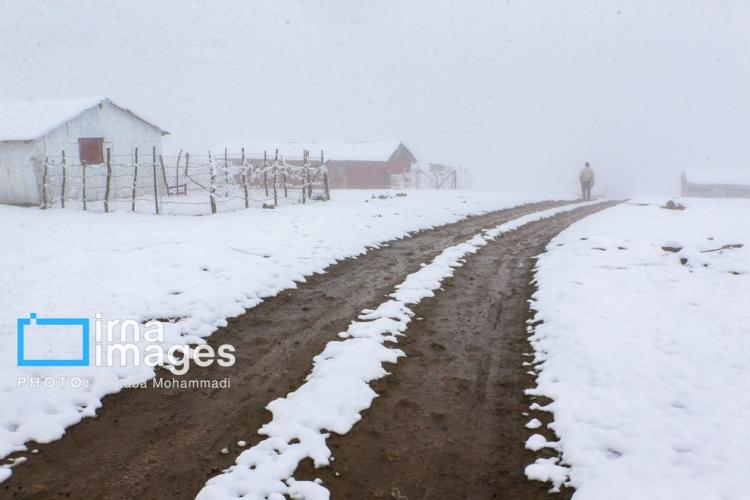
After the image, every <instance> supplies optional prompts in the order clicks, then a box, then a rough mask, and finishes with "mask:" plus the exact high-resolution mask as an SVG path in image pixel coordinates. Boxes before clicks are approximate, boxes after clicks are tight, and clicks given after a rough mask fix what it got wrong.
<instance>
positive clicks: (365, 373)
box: [197, 202, 598, 500]
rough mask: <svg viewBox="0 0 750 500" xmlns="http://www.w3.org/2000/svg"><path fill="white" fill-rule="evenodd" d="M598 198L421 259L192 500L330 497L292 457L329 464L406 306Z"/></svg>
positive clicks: (405, 316) (370, 395)
mask: <svg viewBox="0 0 750 500" xmlns="http://www.w3.org/2000/svg"><path fill="white" fill-rule="evenodd" d="M596 203H598V202H593V203H592V202H589V203H579V204H575V205H569V206H565V207H560V208H553V209H549V210H543V211H540V212H535V213H531V214H528V215H525V216H522V217H519V218H517V219H514V220H512V221H510V222H506V223H504V224H500V225H498V226H495V227H493V228H491V229H488V230H484V231H483V232H481V233H479V234H476V235H475V236H474V237H472V238H471V239H469V240H468V241H465V242H463V243H460V244H457V245H454V246H451V247H448V248H446V249H445V250H443V251H442V252H441V253H440V254H439V255H438V256H437V257H435V259H434V260H433V261H432V262H431V263H430V264H428V265H425V266H423V267H422V268H421V269H420V270H419V271H417V272H415V273H412V274H410V275H408V276H407V278H406V279H405V280H404V281H403V282H402V283H401V284H399V285H398V286H397V287H396V291H395V292H393V293H392V294H390V299H389V300H387V301H385V302H383V303H382V304H380V305H379V306H378V307H377V308H376V309H374V310H369V309H366V310H364V311H362V314H360V316H359V321H355V322H352V323H351V324H350V326H349V328H348V330H347V331H346V332H342V333H341V334H339V335H340V337H342V339H344V340H340V341H332V342H329V343H328V344H327V345H326V348H325V349H324V350H323V352H322V353H321V354H319V355H318V356H316V357H315V359H314V366H313V370H312V372H311V373H310V374H309V375H308V376H307V379H306V381H305V383H304V384H302V386H300V387H299V388H298V389H297V390H295V391H294V392H291V393H290V394H289V395H287V397H285V398H280V399H276V400H274V401H272V402H271V403H270V404H269V405H268V407H267V409H268V410H270V411H271V412H272V413H273V419H272V420H271V422H269V423H268V424H266V425H264V426H263V427H262V428H261V429H260V431H259V433H260V434H262V435H266V436H268V437H267V438H266V439H265V440H263V441H261V442H260V443H258V444H257V445H255V446H253V447H252V448H250V449H248V450H246V451H244V452H243V453H242V454H240V456H239V457H238V458H237V463H236V465H234V466H232V467H230V468H229V469H228V470H227V471H225V472H224V473H223V474H221V475H219V476H216V477H214V478H212V479H211V480H209V481H208V483H207V484H206V486H205V487H204V488H203V489H202V490H201V491H200V493H199V494H198V497H197V498H198V499H199V500H218V499H226V498H247V499H262V498H270V499H272V500H282V499H283V498H284V495H291V496H293V497H295V498H305V499H308V500H319V499H320V500H323V499H328V498H329V496H330V495H329V492H328V490H327V489H326V488H325V487H323V486H322V485H321V484H320V482H319V481H297V480H295V479H294V478H293V477H292V476H293V474H294V472H295V470H296V469H297V467H298V465H299V463H300V462H301V461H302V460H304V459H306V458H311V459H312V460H313V462H314V463H315V465H316V466H324V465H328V464H329V462H330V459H331V451H330V449H329V448H328V446H327V445H326V439H327V438H328V434H327V432H326V431H333V432H335V433H337V434H346V433H347V432H349V431H350V430H351V428H352V426H353V425H354V424H355V423H357V422H358V421H359V420H360V418H361V416H360V413H361V412H362V411H364V410H365V409H367V408H369V407H370V405H371V403H372V400H373V399H374V398H375V397H376V396H377V394H376V393H375V392H374V391H373V390H372V389H371V388H370V386H369V382H371V381H373V380H375V379H379V378H382V377H384V376H385V375H387V372H386V371H385V369H384V368H383V366H382V365H383V363H385V362H390V363H395V362H396V361H397V360H398V358H399V357H401V356H403V355H404V353H403V352H402V351H401V350H399V349H395V348H390V347H387V346H386V345H385V343H386V342H394V343H396V342H397V341H398V338H397V337H398V336H399V335H403V333H404V331H405V330H406V328H407V325H408V324H409V323H410V321H411V319H412V316H413V314H414V313H413V311H412V310H411V309H410V308H409V306H414V305H416V304H418V303H419V302H420V301H422V299H424V298H426V297H432V296H434V291H435V290H436V289H438V288H440V286H441V283H442V281H443V280H445V279H446V278H448V277H450V276H452V275H453V273H454V269H455V268H456V267H459V266H461V265H462V264H463V263H464V262H465V260H464V258H465V257H467V256H468V255H471V254H473V253H476V252H477V251H478V250H479V249H480V248H481V247H483V246H485V245H487V243H489V242H490V241H492V240H494V239H495V238H497V237H498V236H499V235H502V234H504V233H507V232H510V231H513V230H516V229H518V228H520V227H522V226H524V225H526V224H529V223H531V222H536V221H540V220H543V219H547V218H550V217H553V216H555V215H558V214H562V213H565V212H570V211H572V210H576V209H579V208H582V207H587V206H590V205H594V204H596Z"/></svg>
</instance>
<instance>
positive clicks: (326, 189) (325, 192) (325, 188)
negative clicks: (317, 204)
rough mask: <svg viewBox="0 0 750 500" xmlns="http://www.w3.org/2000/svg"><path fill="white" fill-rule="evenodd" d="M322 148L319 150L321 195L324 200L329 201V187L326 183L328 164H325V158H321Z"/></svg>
mask: <svg viewBox="0 0 750 500" xmlns="http://www.w3.org/2000/svg"><path fill="white" fill-rule="evenodd" d="M323 158H324V157H323V150H322V149H321V150H320V166H321V170H322V171H323V196H324V197H325V200H326V201H330V199H331V188H330V186H329V185H328V165H326V162H325V160H324V159H323Z"/></svg>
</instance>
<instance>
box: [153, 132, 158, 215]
mask: <svg viewBox="0 0 750 500" xmlns="http://www.w3.org/2000/svg"><path fill="white" fill-rule="evenodd" d="M151 163H152V164H153V165H154V212H155V213H156V215H159V189H158V188H157V185H156V146H153V147H152V148H151Z"/></svg>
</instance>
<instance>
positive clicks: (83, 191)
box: [81, 161, 86, 212]
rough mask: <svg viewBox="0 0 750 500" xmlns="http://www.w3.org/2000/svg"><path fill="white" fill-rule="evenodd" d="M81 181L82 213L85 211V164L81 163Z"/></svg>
mask: <svg viewBox="0 0 750 500" xmlns="http://www.w3.org/2000/svg"><path fill="white" fill-rule="evenodd" d="M81 179H82V180H83V190H82V193H83V196H82V198H83V211H84V212H85V211H86V162H84V161H82V162H81Z"/></svg>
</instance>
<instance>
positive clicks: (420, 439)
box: [295, 204, 610, 500]
mask: <svg viewBox="0 0 750 500" xmlns="http://www.w3.org/2000/svg"><path fill="white" fill-rule="evenodd" d="M608 206H610V205H608V204H607V205H604V204H602V205H596V206H592V207H588V208H583V209H578V210H575V211H573V212H569V213H564V214H561V215H558V216H555V217H553V218H551V219H546V220H543V221H539V222H533V223H531V224H528V225H526V226H524V227H522V228H520V229H519V230H517V231H512V232H510V233H508V234H506V235H504V236H501V237H500V238H498V239H496V240H495V241H493V242H490V243H489V244H488V245H487V246H485V247H483V248H482V249H481V250H480V251H479V252H478V253H477V254H475V255H473V256H470V257H469V258H468V259H467V263H466V264H465V265H464V266H463V267H460V268H458V270H457V271H456V274H455V275H454V276H453V277H452V278H451V279H449V280H447V281H446V282H444V283H443V291H440V292H439V293H437V294H436V296H435V297H434V298H431V299H426V300H424V301H423V302H422V303H421V304H419V305H418V306H417V307H416V308H414V312H415V317H417V318H423V319H422V320H420V321H413V322H411V323H410V324H409V328H408V330H407V331H406V337H404V338H403V339H402V340H400V341H399V346H398V347H399V348H400V349H402V350H403V351H404V352H405V353H406V357H405V358H402V359H401V360H399V362H398V363H397V364H396V365H392V366H389V368H388V369H389V371H390V372H391V375H389V376H387V377H385V378H384V379H381V380H379V381H376V382H375V383H373V384H371V385H372V387H373V389H374V390H375V391H376V392H377V393H378V394H379V395H380V396H379V397H378V398H376V399H375V401H374V402H373V405H372V407H371V408H370V409H369V410H367V411H366V412H365V413H364V414H363V415H362V420H361V421H360V422H359V423H358V424H357V425H356V426H354V428H353V429H352V431H351V432H349V434H346V435H345V436H337V435H334V436H332V437H331V438H330V439H329V441H328V442H329V446H330V447H331V450H332V452H333V455H334V457H335V458H336V460H335V461H334V462H333V463H332V466H331V467H328V468H326V469H321V470H312V468H311V467H310V464H309V463H305V469H304V470H303V471H300V472H301V473H300V472H298V473H297V474H296V475H295V477H296V478H297V479H309V478H314V477H319V478H321V479H323V482H324V484H325V485H326V487H327V488H328V489H329V490H330V491H331V498H332V499H334V500H335V499H353V498H388V499H398V500H426V499H450V500H454V499H455V500H459V499H460V500H463V499H467V500H468V499H471V500H483V499H502V500H530V499H540V500H542V499H545V500H549V499H550V498H555V499H556V500H562V499H564V498H568V497H569V496H570V493H571V492H570V491H567V492H563V493H562V494H561V495H558V496H556V497H550V495H549V494H548V493H547V490H548V489H549V485H547V484H543V483H540V482H531V481H529V480H527V479H526V477H525V476H524V472H523V471H524V468H525V467H526V465H528V464H530V463H532V462H533V461H534V459H535V458H536V457H538V456H540V455H534V454H532V453H531V452H529V451H526V450H525V448H524V442H525V440H526V439H527V438H528V437H529V436H530V435H531V434H533V433H541V434H545V430H544V429H543V428H542V429H537V430H535V431H530V430H527V429H526V428H525V424H526V422H528V421H529V419H531V418H532V417H536V418H539V419H540V420H542V421H543V422H545V423H548V422H549V421H550V420H549V416H548V415H547V414H545V413H540V412H537V413H534V414H533V415H529V416H525V415H523V413H526V412H529V408H528V407H529V404H530V401H529V400H528V399H527V398H526V397H525V396H524V392H523V391H524V389H526V388H529V387H532V386H533V385H534V383H533V380H534V377H533V376H531V375H529V374H527V373H526V372H527V371H528V370H529V368H528V367H524V366H522V364H523V362H524V361H528V360H529V358H528V357H526V356H524V353H530V352H532V349H531V346H530V345H529V342H528V340H527V333H526V326H527V325H526V320H527V319H528V318H529V306H528V303H527V301H528V299H529V297H530V294H531V291H532V287H531V285H530V282H531V279H532V271H533V267H534V264H535V262H536V259H535V257H536V256H538V255H539V254H541V253H542V252H543V251H544V248H545V247H546V245H547V243H548V242H549V240H550V239H551V238H552V237H553V236H555V235H556V234H558V233H559V232H560V231H562V230H563V229H565V228H566V227H568V226H569V225H570V224H572V223H573V222H575V221H576V220H579V219H580V218H582V217H584V216H586V215H588V214H591V213H593V212H597V211H599V210H602V209H604V208H606V207H608ZM547 437H548V439H550V440H552V438H553V437H554V436H553V435H548V436H547Z"/></svg>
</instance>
